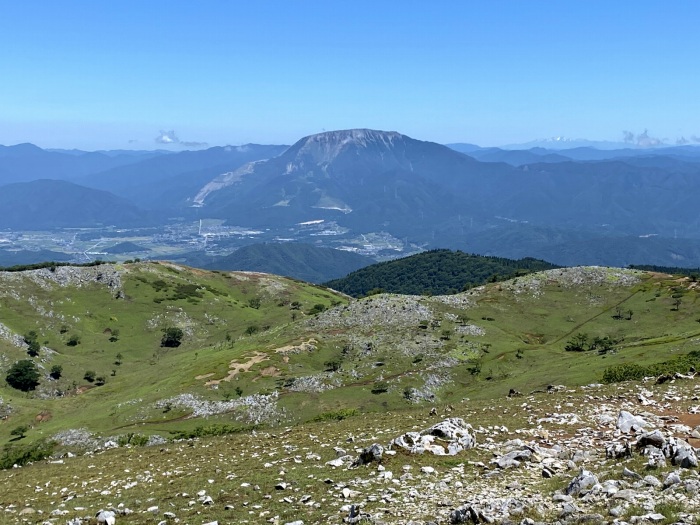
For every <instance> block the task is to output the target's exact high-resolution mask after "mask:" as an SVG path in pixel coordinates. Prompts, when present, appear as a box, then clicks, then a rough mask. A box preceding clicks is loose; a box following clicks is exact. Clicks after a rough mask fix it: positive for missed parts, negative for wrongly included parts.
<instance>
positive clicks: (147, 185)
mask: <svg viewBox="0 0 700 525" xmlns="http://www.w3.org/2000/svg"><path fill="white" fill-rule="evenodd" d="M286 149H287V146H264V145H258V144H246V145H243V146H224V147H213V148H208V149H206V150H201V151H182V152H180V153H173V154H170V155H161V156H158V157H156V158H150V159H146V160H143V161H141V162H137V163H134V164H131V165H128V166H122V167H117V168H114V169H110V170H106V171H102V172H99V173H94V174H91V175H90V176H87V177H83V178H82V179H79V180H78V181H77V182H79V183H80V184H83V185H85V186H89V187H92V188H97V189H102V190H107V191H110V192H112V193H114V194H116V195H119V196H122V197H124V198H127V199H129V200H131V201H132V202H134V203H136V204H138V205H139V206H142V207H144V208H149V209H173V208H174V209H178V208H182V207H183V206H186V205H187V203H186V202H185V201H186V199H187V197H191V196H192V195H193V194H194V193H195V192H196V191H197V190H198V189H199V188H200V187H201V186H202V185H204V184H206V183H207V182H208V181H210V180H211V179H212V178H214V177H216V176H218V175H220V174H221V173H226V172H229V171H231V170H235V169H236V168H238V167H239V166H241V165H242V164H245V163H247V162H251V161H254V160H259V159H267V158H270V157H274V156H276V155H279V154H280V153H282V152H283V151H284V150H286Z"/></svg>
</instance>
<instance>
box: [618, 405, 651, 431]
mask: <svg viewBox="0 0 700 525" xmlns="http://www.w3.org/2000/svg"><path fill="white" fill-rule="evenodd" d="M648 426H649V423H647V422H646V421H645V420H644V419H642V418H641V417H639V416H635V415H632V414H631V413H629V412H627V411H626V410H620V413H619V414H618V416H617V424H616V427H617V428H618V429H619V430H620V432H630V431H633V432H637V431H639V430H644V429H645V428H646V427H648Z"/></svg>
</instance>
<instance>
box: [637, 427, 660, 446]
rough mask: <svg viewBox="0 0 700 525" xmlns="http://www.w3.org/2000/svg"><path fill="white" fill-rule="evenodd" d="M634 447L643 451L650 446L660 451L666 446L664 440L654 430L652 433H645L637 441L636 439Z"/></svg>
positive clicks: (657, 431) (658, 431)
mask: <svg viewBox="0 0 700 525" xmlns="http://www.w3.org/2000/svg"><path fill="white" fill-rule="evenodd" d="M635 446H636V447H637V448H638V449H643V448H646V447H648V446H652V447H656V448H658V449H659V450H661V449H663V448H664V447H665V446H666V438H665V437H664V435H663V434H662V433H661V431H660V430H654V431H653V432H645V433H644V434H642V435H641V436H639V439H637V443H636V444H635Z"/></svg>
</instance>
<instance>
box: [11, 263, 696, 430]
mask: <svg viewBox="0 0 700 525" xmlns="http://www.w3.org/2000/svg"><path fill="white" fill-rule="evenodd" d="M47 271H49V270H44V272H47ZM61 271H71V270H70V269H68V270H64V269H62V268H59V269H57V270H56V272H59V273H60V272H61ZM74 271H75V272H77V273H78V274H80V273H81V272H83V273H84V274H85V275H91V276H92V280H90V279H85V280H84V282H82V284H81V285H80V286H76V285H75V283H74V284H70V283H69V284H58V283H57V282H54V281H51V280H50V279H44V278H38V277H36V276H34V277H32V275H36V274H32V273H31V272H24V273H22V272H20V273H15V274H12V278H10V277H9V274H3V275H2V277H0V279H1V281H2V285H1V288H0V290H2V292H0V323H2V324H3V325H4V326H6V327H7V328H8V329H9V330H10V331H11V332H12V333H14V334H17V335H20V336H21V335H23V334H26V333H28V332H29V331H31V330H33V331H35V332H37V334H38V340H39V342H40V343H41V344H42V345H43V347H44V348H43V349H42V351H41V352H40V355H39V356H38V357H36V358H30V359H34V360H35V361H36V362H37V364H39V365H40V366H41V367H42V378H41V384H40V385H39V387H38V388H37V389H36V390H35V391H32V392H27V393H23V392H20V391H18V390H15V389H13V388H11V387H10V386H8V385H7V384H5V382H4V381H2V384H0V398H2V401H3V403H4V404H5V406H7V405H9V406H11V407H12V411H11V412H10V413H9V415H8V416H7V418H6V419H4V420H2V421H0V441H2V442H8V441H9V440H10V439H11V435H10V432H11V431H12V430H13V429H15V428H16V427H17V426H19V425H25V424H26V425H29V426H30V427H31V428H30V429H29V431H28V432H27V436H26V438H24V440H23V441H22V442H31V441H34V440H36V439H39V438H50V437H52V436H54V435H55V434H56V433H57V432H59V431H62V430H65V429H77V428H85V429H87V430H88V431H90V432H92V433H95V434H97V435H99V436H102V437H104V438H106V437H110V436H114V437H118V436H123V435H125V434H128V433H139V434H144V435H151V434H160V435H162V436H165V437H168V436H171V435H172V433H174V432H181V433H182V432H184V433H187V432H194V431H195V430H196V429H197V427H201V426H210V427H211V426H212V425H221V426H222V427H221V428H228V429H229V430H233V429H236V428H249V427H250V426H251V425H259V424H263V425H273V426H275V425H280V424H284V425H287V424H296V423H300V422H305V421H309V420H313V419H318V418H321V419H323V418H330V419H332V418H333V417H334V414H342V413H343V412H342V411H354V413H359V414H371V413H385V412H387V411H402V410H407V409H410V408H412V407H414V406H416V405H418V406H420V405H424V404H432V403H459V402H462V401H463V400H465V399H471V400H488V399H494V398H500V397H503V396H505V395H506V394H507V393H508V392H509V390H510V389H515V390H517V391H520V392H523V393H529V392H532V391H536V390H545V389H546V388H547V386H548V385H553V384H554V385H556V384H565V385H567V386H572V385H583V384H588V383H595V382H600V381H601V379H602V377H603V372H604V371H605V370H606V368H608V367H611V366H615V365H621V364H629V363H633V364H638V365H648V364H653V363H658V362H664V361H668V360H670V359H673V358H674V357H677V356H682V355H687V354H688V353H689V352H691V351H693V350H700V322H698V319H700V305H699V304H698V301H697V298H698V292H697V288H696V286H695V285H696V283H695V282H693V281H692V280H690V279H689V278H685V277H672V276H669V275H662V274H652V273H646V272H640V271H632V270H621V269H605V268H588V269H586V268H583V269H580V268H578V269H577V268H574V269H560V270H549V271H548V272H544V273H537V274H531V275H526V276H522V277H519V278H518V279H514V280H510V281H505V282H503V283H493V284H489V285H487V286H482V287H478V288H474V289H471V290H469V291H467V292H464V293H462V294H457V295H453V296H443V297H439V296H436V297H421V296H398V295H387V294H380V295H375V296H372V297H369V298H366V299H361V300H357V301H352V302H349V299H348V298H347V297H346V296H343V295H340V294H337V293H335V292H332V291H331V290H328V289H326V288H323V287H318V286H312V285H308V284H305V283H302V282H299V281H294V280H290V279H285V278H280V277H275V276H269V275H264V274H253V273H235V272H234V273H224V272H206V271H201V270H195V269H191V268H186V267H181V266H177V265H172V264H167V263H160V264H159V263H134V264H126V265H117V266H111V265H103V266H101V267H96V268H82V269H74ZM90 272H92V273H90ZM95 272H102V274H103V275H102V277H100V279H95V278H94V277H95ZM116 274H118V275H119V276H120V277H119V279H120V281H119V282H120V284H119V286H116V285H114V283H113V282H112V285H110V284H109V282H108V281H109V280H110V279H112V280H113V275H116ZM679 299H680V302H679V301H678V300H679ZM319 305H320V306H319ZM167 327H177V328H180V329H181V330H182V331H183V333H184V337H183V339H182V344H181V345H180V346H178V347H176V348H168V347H162V346H161V344H160V343H161V337H162V336H163V329H165V328H167ZM580 333H582V334H586V335H587V336H588V337H589V340H593V339H594V338H596V337H598V338H605V337H608V338H610V339H612V340H613V341H614V344H613V345H612V346H611V347H609V348H607V349H606V351H605V352H599V351H597V350H588V351H583V352H567V351H565V350H564V347H565V346H566V344H567V341H569V340H570V339H571V338H572V337H574V336H575V335H576V334H580ZM72 336H77V337H79V339H80V343H79V344H77V345H75V346H69V345H67V343H68V342H69V340H70V338H71V337H72ZM47 349H50V350H47ZM0 351H1V355H2V358H1V360H0V372H1V373H2V377H3V378H4V376H5V373H6V371H7V369H8V368H9V367H10V366H11V364H12V363H14V362H16V361H18V360H20V359H28V358H29V357H28V355H27V351H26V347H20V346H15V345H13V344H12V343H11V342H10V341H9V340H8V339H7V338H4V339H0ZM118 356H119V357H120V359H118ZM55 364H59V365H61V366H62V367H63V373H62V376H61V378H60V379H58V380H51V379H49V378H48V371H49V370H50V368H51V366H53V365H55ZM232 365H238V366H239V368H232ZM87 370H92V371H94V372H95V373H96V375H97V376H102V377H103V378H104V379H105V384H103V385H101V386H97V385H96V383H95V382H93V383H90V382H88V381H86V380H85V379H83V377H84V374H85V371H87ZM681 371H685V370H681ZM234 372H236V373H234ZM183 394H190V395H191V396H193V398H194V399H196V401H197V403H200V404H202V406H204V407H205V408H206V409H207V410H204V411H203V412H202V411H199V412H198V411H197V410H195V408H193V406H192V404H191V403H190V404H187V403H184V402H181V399H182V398H181V397H177V396H182V395H183ZM256 395H260V396H262V397H255V396H256ZM251 403H252V404H253V405H255V406H253V407H252V408H251ZM260 403H262V404H263V405H265V406H264V407H263V408H260V406H259V404H260ZM0 408H1V406H0ZM256 411H257V412H256ZM258 412H264V413H262V415H260V414H258ZM198 414H201V417H199V416H198ZM256 414H257V415H256ZM224 426H225V427H224Z"/></svg>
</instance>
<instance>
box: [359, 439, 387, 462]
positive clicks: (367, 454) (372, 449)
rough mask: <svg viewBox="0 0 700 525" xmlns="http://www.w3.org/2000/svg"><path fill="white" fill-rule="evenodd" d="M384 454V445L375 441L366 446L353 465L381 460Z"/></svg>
mask: <svg viewBox="0 0 700 525" xmlns="http://www.w3.org/2000/svg"><path fill="white" fill-rule="evenodd" d="M383 455H384V447H383V446H381V445H380V444H379V443H374V444H372V445H370V446H369V447H367V448H365V449H364V450H363V451H362V452H360V455H359V456H358V457H357V459H355V461H354V462H353V464H352V465H353V466H354V467H357V466H359V465H366V464H367V463H372V462H373V461H377V462H378V461H381V459H382V456H383Z"/></svg>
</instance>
